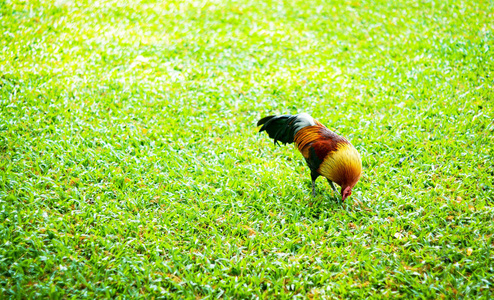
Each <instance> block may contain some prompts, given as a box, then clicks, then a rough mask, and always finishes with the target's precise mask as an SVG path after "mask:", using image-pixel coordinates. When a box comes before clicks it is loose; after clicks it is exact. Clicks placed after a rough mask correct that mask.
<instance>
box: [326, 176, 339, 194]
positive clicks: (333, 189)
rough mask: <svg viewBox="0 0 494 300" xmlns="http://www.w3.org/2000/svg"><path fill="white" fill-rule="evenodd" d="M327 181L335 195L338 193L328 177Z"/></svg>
mask: <svg viewBox="0 0 494 300" xmlns="http://www.w3.org/2000/svg"><path fill="white" fill-rule="evenodd" d="M328 182H329V185H330V186H331V187H332V188H333V191H334V193H335V194H336V195H338V190H337V189H336V187H335V186H334V183H333V182H332V181H331V180H329V179H328Z"/></svg>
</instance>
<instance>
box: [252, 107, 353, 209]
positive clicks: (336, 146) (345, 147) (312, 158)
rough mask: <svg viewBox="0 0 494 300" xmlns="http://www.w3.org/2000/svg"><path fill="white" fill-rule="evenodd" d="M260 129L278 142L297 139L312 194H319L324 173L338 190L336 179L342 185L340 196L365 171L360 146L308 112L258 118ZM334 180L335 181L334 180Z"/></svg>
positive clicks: (346, 194)
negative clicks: (359, 150)
mask: <svg viewBox="0 0 494 300" xmlns="http://www.w3.org/2000/svg"><path fill="white" fill-rule="evenodd" d="M261 125H263V126H262V127H261V129H260V130H259V132H262V131H266V132H267V133H268V135H269V137H270V138H272V139H273V140H274V143H275V144H277V142H278V141H280V142H282V143H283V144H287V143H288V144H291V143H293V142H295V145H296V146H297V148H298V150H299V151H300V153H302V155H303V156H304V158H305V161H306V162H307V165H308V166H309V169H310V177H311V179H312V197H315V196H316V179H317V178H318V177H319V176H324V177H326V179H327V180H328V182H329V184H330V185H331V187H332V188H333V191H334V192H335V193H336V194H338V191H337V190H336V187H335V186H334V183H336V184H338V185H339V186H340V187H341V199H342V201H345V199H346V198H348V196H350V195H351V194H352V189H353V187H354V186H355V185H356V184H357V182H358V181H359V179H360V175H361V174H362V161H361V159H360V154H359V153H358V151H357V149H355V148H354V147H353V145H352V144H351V143H350V142H349V141H348V140H347V139H345V138H344V137H341V136H339V135H337V134H336V133H334V132H332V131H331V130H329V129H328V128H327V127H326V126H324V125H322V124H321V123H320V122H318V121H316V120H314V119H313V118H312V117H311V116H309V115H308V114H306V113H301V114H297V115H280V116H268V117H265V118H262V119H261V120H259V122H257V126H261ZM333 182H334V183H333Z"/></svg>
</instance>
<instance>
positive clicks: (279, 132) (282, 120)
mask: <svg viewBox="0 0 494 300" xmlns="http://www.w3.org/2000/svg"><path fill="white" fill-rule="evenodd" d="M297 117H298V115H280V116H268V117H264V118H262V119H261V120H259V122H257V126H260V125H263V126H262V127H261V129H260V130H259V132H263V131H266V132H267V133H268V135H269V137H270V138H272V139H273V140H274V143H275V144H276V143H277V142H278V141H280V142H282V143H283V144H287V143H288V144H291V143H293V138H294V137H295V131H296V130H297V129H300V128H299V127H298V126H297V125H298V122H296V119H297Z"/></svg>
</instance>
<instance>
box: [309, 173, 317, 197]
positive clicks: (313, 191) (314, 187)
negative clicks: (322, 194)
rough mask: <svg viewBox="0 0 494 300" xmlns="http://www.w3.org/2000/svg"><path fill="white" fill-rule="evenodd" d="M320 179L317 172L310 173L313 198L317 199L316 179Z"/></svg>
mask: <svg viewBox="0 0 494 300" xmlns="http://www.w3.org/2000/svg"><path fill="white" fill-rule="evenodd" d="M317 177H319V174H318V173H316V172H313V171H311V172H310V178H311V179H312V198H316V179H317Z"/></svg>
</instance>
